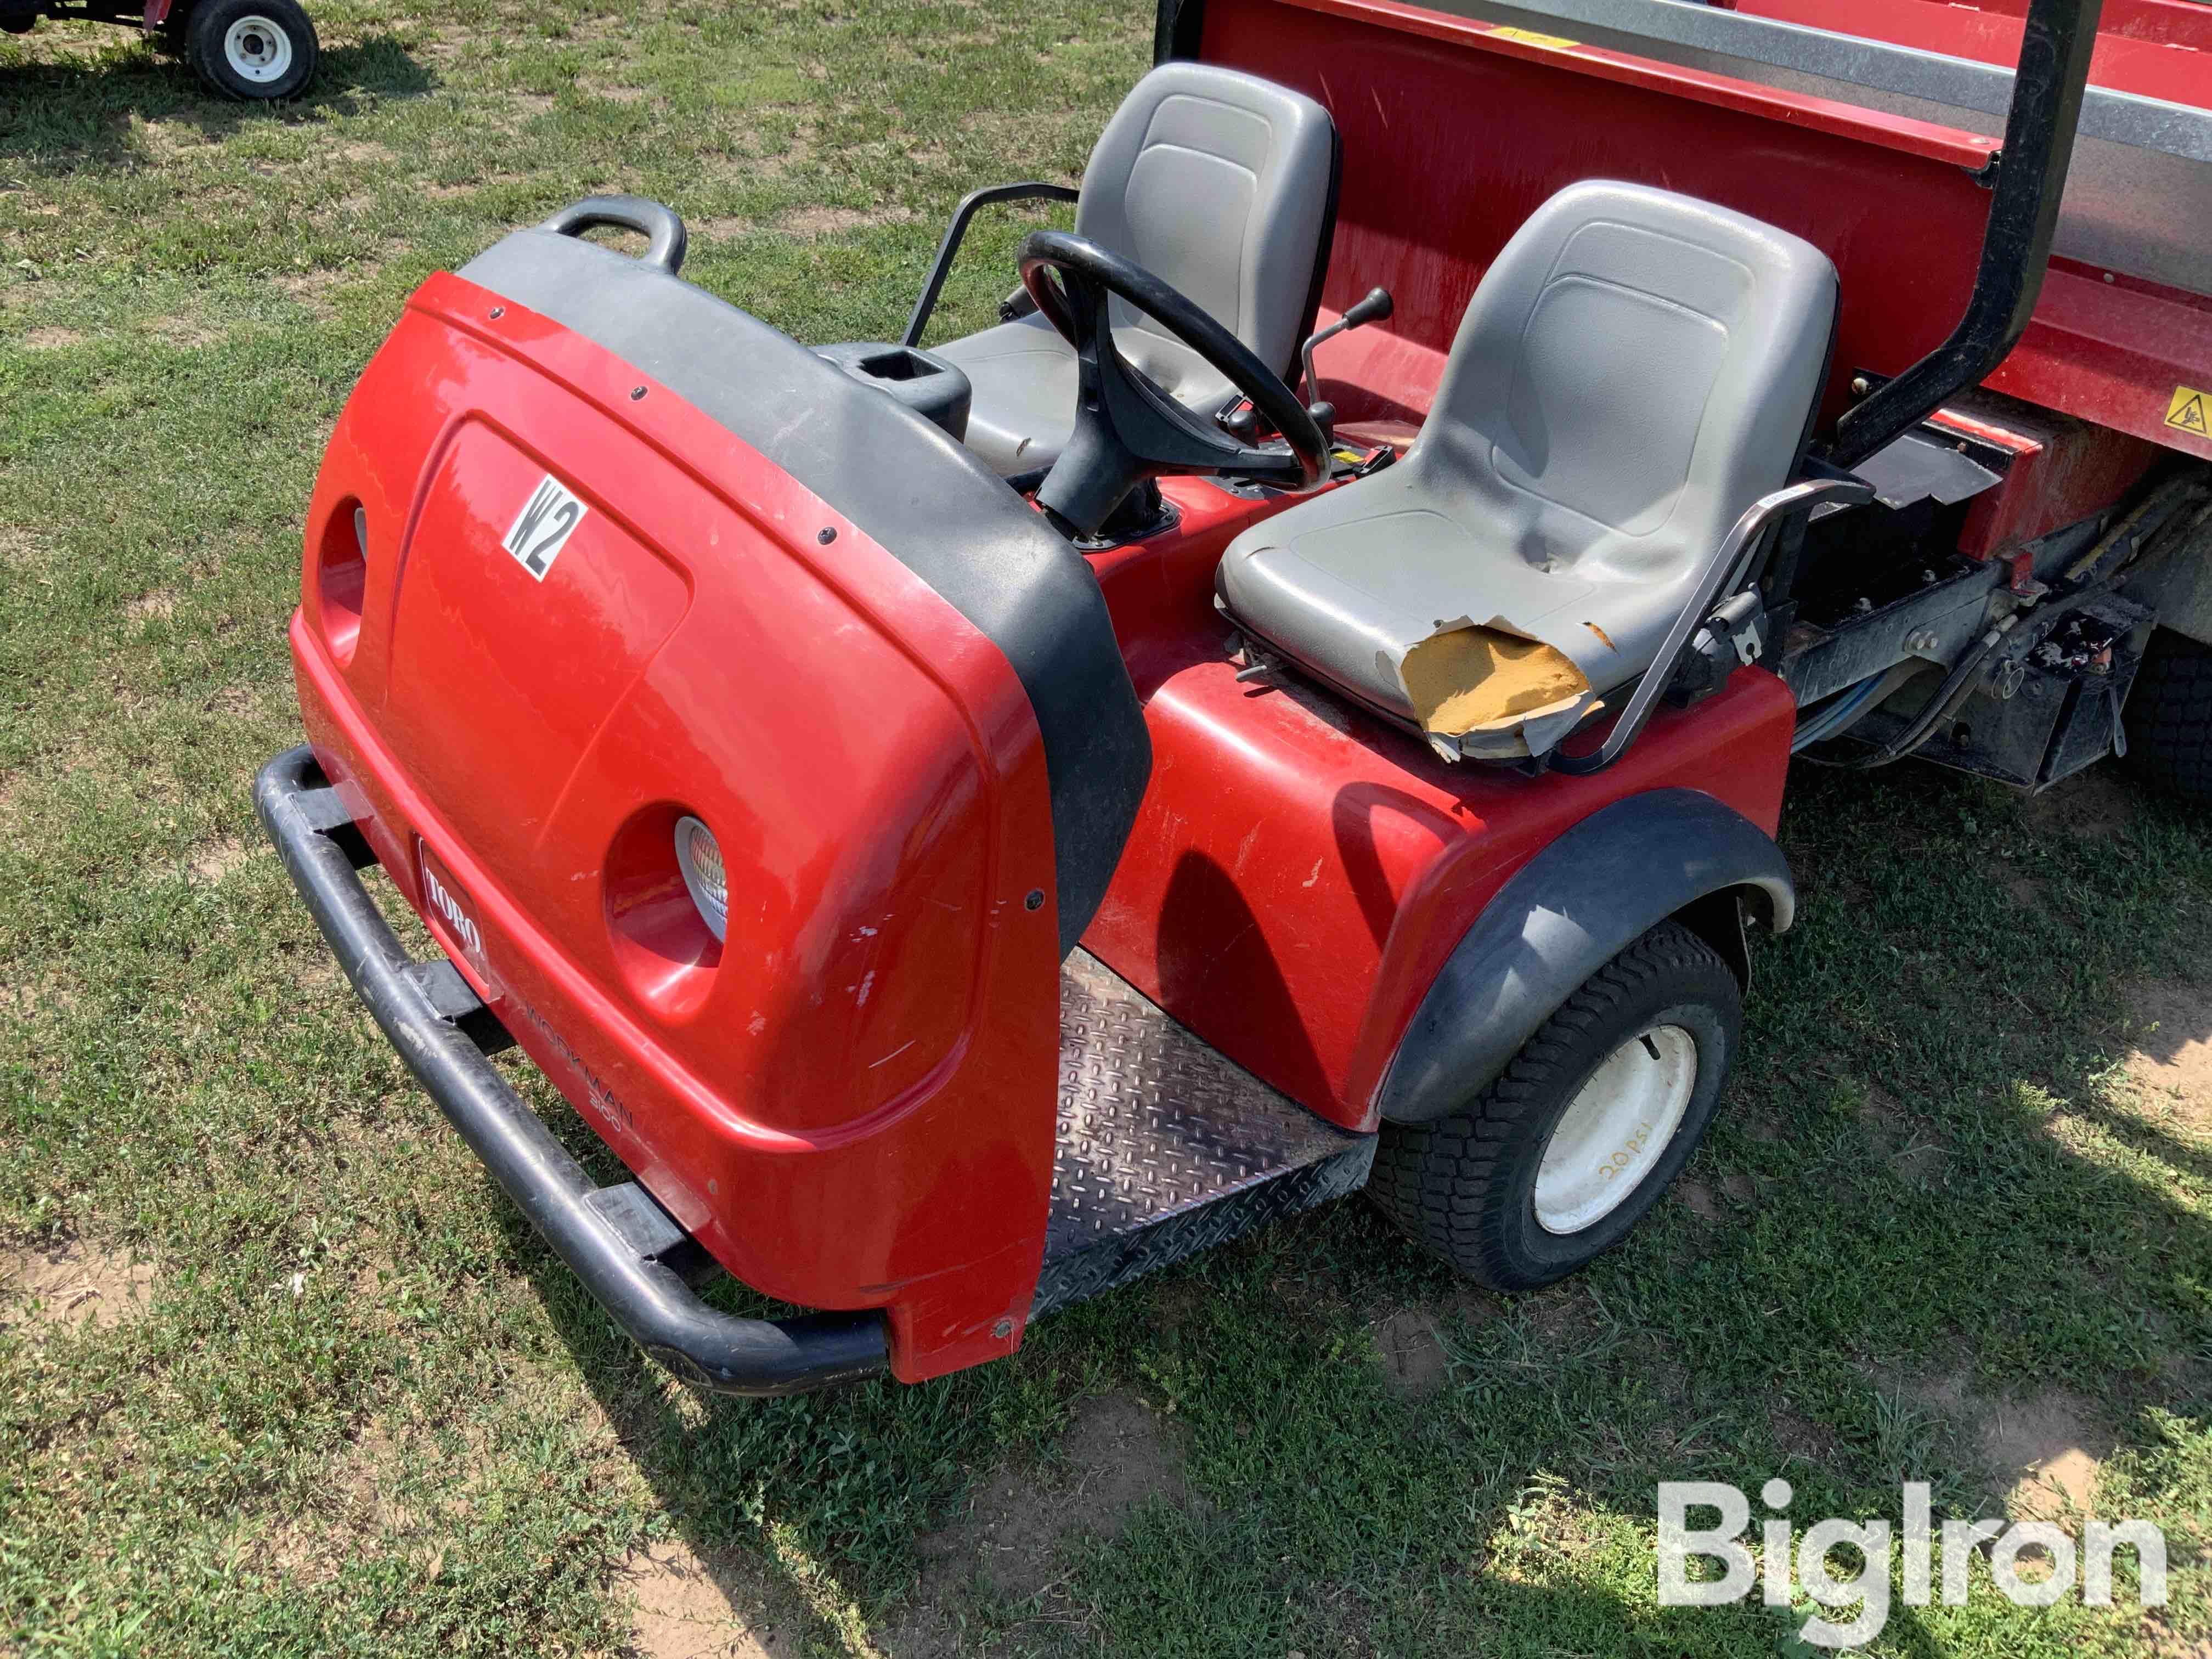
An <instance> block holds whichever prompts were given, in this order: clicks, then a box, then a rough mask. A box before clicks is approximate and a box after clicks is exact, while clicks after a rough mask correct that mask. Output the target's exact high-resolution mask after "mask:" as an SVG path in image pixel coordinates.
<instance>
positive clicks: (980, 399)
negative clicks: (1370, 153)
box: [933, 62, 1337, 477]
mask: <svg viewBox="0 0 2212 1659" xmlns="http://www.w3.org/2000/svg"><path fill="white" fill-rule="evenodd" d="M1336 177H1337V141H1336V125H1335V123H1334V122H1333V121H1331V120H1330V119H1329V116H1328V111H1327V110H1325V109H1323V108H1322V106H1320V105H1319V104H1316V102H1314V100H1312V99H1310V98H1308V97H1306V96H1304V94H1301V93H1296V92H1292V91H1291V90H1289V89H1288V88H1284V87H1279V86H1276V85H1274V84H1273V82H1267V81H1262V80H1261V79H1260V78H1259V77H1257V76H1250V75H1243V74H1239V73H1238V72H1237V71H1236V70H1225V69H1220V68H1217V67H1216V66H1214V65H1213V64H1193V63H1182V62H1176V63H1169V64H1161V65H1160V66H1159V67H1158V69H1155V70H1152V73H1151V74H1149V75H1147V76H1145V78H1144V79H1143V80H1141V81H1139V82H1138V83H1137V85H1136V87H1135V88H1134V89H1133V91H1131V93H1130V94H1129V95H1128V96H1127V98H1125V99H1123V100H1121V108H1119V109H1118V110H1116V111H1115V112H1114V118H1113V119H1112V120H1110V121H1109V122H1108V123H1107V124H1106V130H1105V131H1104V132H1103V133H1102V134H1101V135H1100V137H1099V139H1098V145H1097V149H1093V150H1092V151H1091V164H1090V166H1089V167H1086V168H1085V170H1084V174H1083V190H1082V194H1081V197H1080V199H1079V201H1078V202H1077V204H1076V209H1075V234H1077V235H1079V236H1082V237H1085V238H1087V239H1088V240H1091V241H1094V242H1097V244H1098V245H1099V246H1102V247H1103V248H1105V249H1107V250H1108V251H1109V252H1115V253H1118V254H1120V255H1121V256H1122V257H1123V258H1127V259H1133V260H1134V261H1135V262H1136V263H1137V264H1139V265H1141V266H1143V267H1144V268H1145V269H1146V270H1149V271H1151V272H1152V274H1153V275H1154V276H1158V277H1159V278H1160V279H1161V280H1163V281H1164V282H1165V283H1168V284H1169V285H1170V287H1172V288H1175V289H1179V290H1180V291H1181V292H1182V294H1183V295H1185V296H1186V297H1187V298H1188V299H1189V300H1190V301H1192V302H1193V303H1194V304H1196V305H1197V306H1198V307H1200V308H1201V309H1202V310H1204V311H1206V312H1207V313H1210V314H1212V316H1213V317H1214V318H1216V319H1218V321H1219V322H1220V323H1221V324H1222V325H1223V326H1225V328H1227V329H1228V330H1229V331H1230V332H1231V333H1232V334H1234V335H1235V336H1236V337H1237V338H1238V339H1240V340H1242V341H1243V343H1245V344H1246V345H1247V346H1249V347H1250V348H1251V349H1252V351H1253V353H1254V354H1255V356H1258V357H1259V359H1260V361H1261V362H1264V363H1266V364H1267V365H1268V366H1269V367H1270V368H1274V369H1276V370H1278V371H1279V372H1281V373H1283V374H1285V378H1288V377H1289V374H1290V373H1291V370H1292V369H1293V368H1294V367H1295V365H1296V364H1297V351H1298V346H1299V344H1300V343H1301V342H1302V341H1303V340H1304V338H1305V336H1306V334H1307V332H1308V331H1310V329H1311V328H1312V326H1313V315H1314V310H1315V307H1316V305H1317V304H1318V303H1319V301H1320V298H1321V278H1322V273H1323V271H1324V270H1325V269H1326V267H1327V265H1328V249H1329V238H1330V233H1331V231H1332V229H1333V228H1334V221H1335V216H1336ZM1113 303H1114V312H1113V316H1114V339H1115V345H1116V346H1118V347H1119V348H1120V349H1121V355H1122V356H1124V357H1126V358H1127V359H1128V360H1129V361H1130V362H1133V363H1134V364H1135V365H1136V366H1137V367H1138V368H1141V369H1142V370H1144V372H1145V373H1146V374H1149V375H1150V376H1151V377H1152V379H1153V380H1156V381H1158V383H1159V385H1160V386H1162V387H1163V388H1164V390H1166V391H1167V392H1170V393H1171V394H1172V395H1173V396H1174V397H1176V398H1177V399H1178V400H1180V401H1181V402H1182V403H1185V404H1189V405H1190V406H1191V407H1193V408H1194V409H1203V410H1207V411H1208V412H1211V411H1212V410H1214V409H1216V408H1218V406H1219V405H1220V404H1223V403H1224V402H1225V401H1226V400H1227V399H1228V398H1229V396H1230V394H1231V388H1230V386H1229V383H1228V382H1227V381H1226V380H1224V379H1222V377H1221V376H1220V375H1219V374H1218V373H1217V372H1216V371H1215V370H1214V369H1213V368H1212V367H1211V366H1209V365H1208V364H1207V363H1206V362H1204V361H1203V360H1202V359H1200V357H1199V356H1198V355H1197V354H1196V353H1195V352H1194V351H1192V350H1191V349H1190V348H1189V347H1188V346H1186V345H1184V344H1183V343H1182V342H1181V341H1180V340H1177V339H1175V338H1172V337H1170V336H1169V335H1167V334H1165V333H1164V332H1162V331H1160V330H1159V329H1158V327H1157V325H1154V324H1153V323H1152V319H1150V318H1147V317H1146V316H1143V315H1142V314H1141V313H1138V312H1136V311H1135V310H1133V308H1131V307H1129V306H1128V305H1127V302H1126V301H1121V300H1118V299H1117V300H1115V301H1114V302H1113ZM933 350H934V351H935V353H936V355H938V356H941V357H944V358H945V359H946V360H947V361H949V362H953V363H956V364H957V365H958V366H959V367H960V368H961V369H962V370H963V372H964V373H965V374H967V376H968V379H969V382H970V383H971V384H972V386H973V387H974V401H973V403H972V404H971V405H970V408H969V416H968V433H967V442H968V446H969V448H971V449H973V450H974V451H975V453H977V454H978V455H979V456H981V458H982V459H983V460H984V461H985V463H986V464H987V465H990V466H991V467H993V468H994V469H995V470H996V471H998V472H999V474H1000V476H1001V477H1011V476H1012V475H1013V474H1015V473H1018V472H1027V471H1032V470H1033V469H1036V468H1039V467H1045V466H1049V465H1051V464H1052V463H1053V462H1054V460H1056V459H1059V456H1060V449H1061V447H1062V446H1064V445H1065V444H1066V441H1067V435H1068V431H1069V428H1070V427H1071V426H1072V425H1073V421H1074V417H1075V392H1076V367H1075V354H1074V353H1073V350H1072V349H1070V348H1069V346H1068V344H1067V343H1066V341H1065V340H1063V339H1061V338H1060V335H1059V333H1058V331H1055V330H1054V328H1053V326H1052V325H1051V324H1049V323H1048V322H1047V321H1045V319H1043V318H1042V317H1041V316H1038V315H1037V314H1036V313H1030V315H1028V316H1026V317H1023V318H1021V319H1018V320H1017V321H1014V322H1011V323H1002V324H1000V325H999V326H997V327H996V328H988V329H985V330H984V331H982V332H981V333H979V334H970V335H969V336H967V337H964V338H962V339H957V340H953V341H951V342H950V343H946V344H945V345H941V346H937V347H934V348H933Z"/></svg>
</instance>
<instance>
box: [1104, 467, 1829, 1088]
mask: <svg viewBox="0 0 2212 1659" xmlns="http://www.w3.org/2000/svg"><path fill="white" fill-rule="evenodd" d="M1164 488H1165V489H1166V490H1167V491H1168V493H1169V494H1170V496H1171V497H1172V498H1173V499H1174V500H1175V501H1176V503H1177V504H1178V506H1180V507H1182V512H1183V520H1182V526H1180V532H1179V533H1178V534H1177V535H1175V536H1172V537H1162V538H1157V539H1155V540H1152V541H1149V542H1146V543H1142V544H1137V545H1135V546H1133V547H1126V548H1121V549H1117V550H1115V551H1114V552H1111V553H1109V554H1105V555H1103V556H1098V557H1096V558H1094V559H1093V560H1092V564H1093V565H1094V567H1096V568H1097V570H1098V574H1099V582H1100V585H1101V586H1102V587H1103V589H1104V590H1105V593H1106V598H1107V602H1108V604H1109V606H1111V608H1112V610H1113V612H1114V617H1115V626H1116V628H1117V629H1119V630H1120V632H1121V638H1122V642H1123V646H1124V648H1125V649H1126V650H1127V652H1128V654H1129V659H1130V670H1131V672H1132V674H1133V676H1134V678H1135V679H1136V682H1137V691H1138V695H1139V696H1140V697H1142V698H1143V699H1144V700H1145V703H1146V716H1147V720H1148V722H1149V724H1150V726H1151V729H1152V787H1151V788H1150V790H1149V791H1148V792H1147V793H1146V797H1145V805H1144V810H1143V811H1142V812H1141V813H1140V814H1139V817H1138V821H1137V827H1136V829H1135V831H1134V832H1133V834H1132V836H1130V840H1129V846H1128V850H1127V852H1126V853H1124V854H1123V855H1122V859H1121V868H1120V870H1119V871H1118V872H1116V873H1115V878H1114V884H1113V887H1112V888H1111V889H1110V890H1109V892H1108V894H1107V896H1106V902H1105V904H1104V906H1103V908H1101V910H1100V911H1099V914H1098V917H1097V921H1094V922H1093V923H1092V925H1091V930H1090V932H1089V933H1088V934H1087V935H1086V936H1085V940H1084V943H1085V945H1088V946H1089V947H1090V948H1091V950H1092V951H1094V952H1095V953H1097V955H1098V956H1099V957H1101V958H1102V959H1103V961H1105V962H1106V963H1109V965H1111V966H1112V967H1113V968H1114V969H1115V971H1116V972H1118V973H1120V974H1121V975H1123V976H1124V977H1125V978H1127V980H1129V981H1130V982H1131V983H1133V984H1134V985H1135V986H1137V987H1138V988H1139V989H1140V990H1142V991H1144V992H1145V993H1146V995H1148V996H1150V997H1152V998H1153V999H1154V1000H1156V1001H1158V1003H1159V1004H1160V1006H1162V1007H1164V1008H1165V1009H1166V1010H1167V1011H1168V1012H1170V1013H1171V1014H1173V1015H1174V1016H1175V1017H1176V1018H1177V1019H1178V1020H1181V1021H1182V1023H1183V1024H1186V1025H1188V1026H1189V1027H1190V1028H1191V1029H1192V1030H1194V1031H1196V1032H1197V1033H1198V1034H1199V1035H1200V1036H1203V1037H1205V1038H1206V1041H1208V1042H1211V1043H1212V1044H1213V1045H1214V1046H1215V1047H1216V1048H1219V1049H1220V1050H1221V1051H1222V1052H1223V1053H1224V1054H1227V1055H1229V1057H1230V1058H1231V1059H1232V1060H1236V1061H1237V1063H1238V1064H1239V1065H1241V1066H1244V1067H1246V1068H1247V1069H1248V1070H1249V1071H1251V1072H1253V1073H1256V1074H1257V1075H1259V1076H1261V1077H1262V1078H1265V1079H1267V1081H1268V1082H1270V1083H1272V1084H1273V1085H1275V1086H1276V1087H1277V1088H1279V1089H1280V1090H1282V1091H1284V1092H1285V1094H1288V1095H1290V1096H1291V1097H1292V1098H1293V1099H1296V1100H1297V1101H1300V1102H1302V1103H1304V1104H1305V1105H1306V1106H1308V1107H1310V1109H1313V1110H1315V1111H1316V1112H1318V1113H1320V1114H1321V1115H1323V1116H1325V1117H1327V1118H1329V1119H1330V1120H1331V1121H1334V1122H1337V1123H1340V1124H1342V1125H1343V1126H1345V1127H1347V1128H1353V1129H1371V1128H1373V1127H1375V1123H1376V1117H1375V1109H1374V1101H1375V1093H1376V1089H1377V1088H1378V1087H1379V1086H1380V1085H1381V1083H1382V1080H1383V1073H1384V1071H1385V1069H1386V1068H1387V1066H1388V1065H1389V1060H1390V1056H1391V1055H1392V1054H1394V1053H1395V1051H1396V1048H1397V1045H1398V1039H1399V1036H1400V1035H1401V1033H1402V1032H1403V1031H1404V1030H1405V1027H1406V1024H1407V1021H1408V1020H1410V1019H1411V1018H1412V1017H1413V1011H1414V1009H1415V1007H1416V1006H1418V1005H1419V1001H1420V998H1421V996H1422V994H1424V993H1425V991H1426V990H1427V988H1428V987H1429V983H1430V981H1431V980H1432V979H1433V978H1434V977H1435V975H1436V972H1437V969H1438V968H1440V967H1441V966H1442V965H1443V961H1444V959H1445V957H1447V956H1449V954H1450V951H1451V948H1452V946H1453V945H1456V944H1457V943H1458V942H1459V939H1460V938H1461V937H1462V935H1463V934H1464V933H1466V931H1467V929H1468V927H1470V926H1471V925H1472V924H1473V922H1474V918H1475V917H1476V916H1477V915H1480V912H1481V910H1482V908H1483V907H1484V906H1485V905H1486V903H1488V902H1489V900H1490V898H1491V896H1492V895H1493V894H1495V893H1496V892H1497V890H1498V888H1499V887H1500V886H1502V885H1503V884H1504V882H1505V880H1506V878H1508V877H1510V875H1511V874H1512V873H1513V872H1515V871H1516V870H1517V869H1518V868H1519V867H1520V866H1522V864H1523V863H1525V862H1526V861H1527V860H1528V859H1530V858H1532V857H1534V855H1535V854H1537V853H1538V852H1540V851H1541V850H1542V848H1544V847H1546V846H1547V845H1548V844H1549V843H1550V842H1552V841H1553V839H1555V838H1556V837H1557V836H1559V833H1560V832H1561V831H1562V830H1564V829H1566V828H1567V827H1568V826H1569V825H1571V824H1572V823H1576V822H1577V821H1578V820H1580V819H1582V818H1583V817H1588V816H1589V814H1590V813H1592V812H1594V811H1596V810H1597V809H1598V808H1599V807H1601V806H1603V805H1607V804H1608V803H1610V802H1612V801H1614V800H1618V799H1620V798H1621V797H1623V796H1625V795H1631V794H1634V793H1638V792H1639V791H1642V790H1645V789H1654V788H1662V787H1673V786H1683V785H1686V786H1687V787H1691V788H1695V789H1702V790H1704V791H1705V792H1706V793H1710V794H1711V795H1713V796H1715V797H1716V798H1717V799H1721V800H1723V801H1726V802H1727V803H1728V804H1729V805H1731V806H1733V807H1735V809H1736V810H1737V811H1740V812H1741V813H1742V814H1743V815H1744V816H1745V817H1747V818H1749V819H1750V820H1751V821H1752V822H1753V823H1757V824H1759V826H1760V827H1761V828H1763V829H1766V830H1768V831H1769V832H1770V833H1771V831H1772V829H1773V828H1774V825H1775V822H1776V819H1777V817H1778V814H1779V812H1780V811H1781V805H1782V785H1783V775H1784V772H1785V771H1786V770H1787V769H1788V765H1789V758H1790V732H1791V729H1792V727H1793V726H1794V724H1795V722H1796V704H1795V703H1794V702H1793V701H1792V700H1791V698H1790V693H1789V690H1787V688H1785V687H1784V685H1783V684H1782V683H1781V682H1780V681H1779V680H1778V679H1776V678H1774V677H1773V676H1772V675H1771V674H1767V673H1765V672H1764V671H1754V670H1747V671H1742V672H1740V673H1738V674H1737V675H1736V676H1735V679H1734V680H1733V681H1732V682H1731V683H1730V684H1729V688H1728V690H1726V691H1724V692H1723V693H1722V694H1721V695H1719V696H1716V697H1714V698H1712V699H1711V700H1710V701H1709V702H1705V703H1702V704H1699V705H1698V706H1697V707H1695V708H1691V709H1689V710H1686V711H1684V712H1681V713H1674V712H1671V711H1669V712H1666V713H1662V714H1660V715H1659V716H1657V717H1656V719H1655V720H1653V722H1652V724H1651V726H1650V728H1649V729H1648V730H1647V731H1646V732H1645V733H1644V736H1643V737H1642V738H1640V739H1639V740H1638V743H1637V744H1636V745H1635V746H1634V747H1633V748H1632V749H1631V750H1629V751H1628V754H1627V755H1626V757H1624V758H1623V759H1622V760H1621V761H1620V763H1619V764H1617V765H1615V766H1613V767H1612V768H1611V769H1608V770H1607V771H1604V772H1601V773H1599V774H1598V775H1595V776H1594V777H1589V778H1571V777H1568V776H1566V775H1563V774H1558V773H1554V774H1550V775H1547V776H1545V777H1543V778H1541V779H1534V780H1530V779H1527V778H1522V777H1518V776H1516V775H1509V774H1504V773H1500V772H1498V771H1495V770H1492V769H1487V768H1480V767H1475V766H1468V765H1450V764H1447V763H1444V762H1443V761H1441V760H1439V759H1437V757H1435V756H1434V755H1432V754H1431V753H1430V751H1429V750H1427V748H1426V747H1425V746H1424V745H1423V744H1420V743H1419V742H1417V741H1415V740H1414V739H1413V738H1410V737H1407V736H1404V735H1402V734H1401V733H1399V732H1395V731H1394V730H1392V729H1390V728H1389V727H1388V726H1384V725H1383V724H1382V723H1381V722H1379V721H1377V720H1372V719H1370V717H1368V716H1367V715H1365V714H1360V713H1358V712H1355V711H1353V710H1352V709H1351V708H1348V707H1346V705H1344V704H1342V703H1340V702H1334V701H1333V700H1331V699H1329V698H1327V697H1325V696H1322V695H1321V694H1319V693H1317V692H1314V691H1311V690H1304V689H1292V690H1283V689H1274V688H1270V687H1267V686H1261V685H1252V684H1237V679H1236V673H1237V665H1236V664H1234V663H1232V662H1231V661H1230V660H1229V658H1228V654H1227V651H1226V649H1225V645H1226V641H1227V640H1228V637H1229V634H1230V629H1229V628H1228V626H1227V625H1226V624H1225V623H1223V622H1222V621H1221V620H1220V619H1219V618H1218V616H1216V614H1215V613H1214V611H1213V610H1212V603H1211V596H1212V581H1213V567H1214V564H1215V562H1217V561H1218V558H1219V556H1220V550H1221V549H1222V548H1223V547H1224V546H1225V545H1226V544H1227V543H1228V541H1229V539H1230V538H1231V537H1232V536H1233V535H1234V534H1235V533H1236V532H1237V531H1239V530H1241V529H1243V527H1244V526H1245V525H1246V524H1248V523H1249V522H1251V521H1252V520H1254V518H1255V516H1257V514H1256V513H1255V507H1254V504H1252V503H1249V502H1246V501H1239V500H1238V499H1237V498H1236V497H1234V496H1231V495H1228V494H1227V493H1226V492H1225V491H1223V490H1221V489H1217V488H1216V487H1215V486H1213V485H1212V484H1211V483H1204V482H1201V481H1199V480H1196V479H1174V480H1169V481H1167V482H1166V483H1164Z"/></svg>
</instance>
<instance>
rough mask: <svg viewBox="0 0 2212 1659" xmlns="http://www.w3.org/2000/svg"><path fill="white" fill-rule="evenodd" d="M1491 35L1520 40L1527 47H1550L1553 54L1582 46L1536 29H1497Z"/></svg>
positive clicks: (1562, 35) (1501, 38) (1503, 38)
mask: <svg viewBox="0 0 2212 1659" xmlns="http://www.w3.org/2000/svg"><path fill="white" fill-rule="evenodd" d="M1491 33H1492V34H1494V35H1496V36H1498V38H1499V39H1500V40H1518V41H1520V42H1521V44H1522V45H1523V46H1549V47H1550V48H1551V49H1552V50H1553V52H1571V51H1573V50H1574V48H1575V47H1577V46H1580V45H1582V42H1581V41H1579V40H1568V39H1567V37H1566V36H1565V35H1564V34H1539V33H1536V31H1535V30H1534V29H1516V28H1495V29H1492V30H1491Z"/></svg>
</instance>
